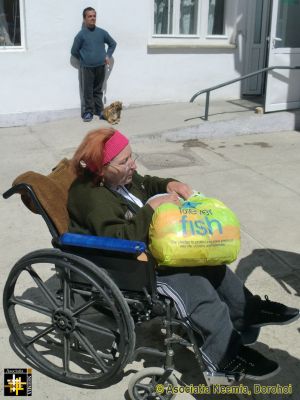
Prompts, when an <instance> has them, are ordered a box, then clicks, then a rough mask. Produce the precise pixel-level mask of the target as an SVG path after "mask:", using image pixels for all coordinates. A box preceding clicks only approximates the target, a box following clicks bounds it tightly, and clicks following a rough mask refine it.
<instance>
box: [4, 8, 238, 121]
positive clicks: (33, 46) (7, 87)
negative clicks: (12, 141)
mask: <svg viewBox="0 0 300 400" xmlns="http://www.w3.org/2000/svg"><path fill="white" fill-rule="evenodd" d="M229 1H231V2H232V4H233V5H234V4H235V2H236V1H237V0H229ZM87 6H92V7H95V9H96V10H97V13H98V14H97V17H98V18H97V25H98V26H101V27H102V28H104V29H106V30H108V32H110V34H111V36H112V37H113V38H114V39H115V40H116V41H117V43H118V45H117V48H116V51H115V53H114V65H113V68H112V70H111V73H110V76H109V79H108V81H107V93H106V102H107V103H110V102H111V101H113V100H121V101H123V104H124V105H132V104H148V103H157V102H177V101H188V100H189V99H190V97H191V96H192V95H193V94H194V93H195V92H196V91H198V90H200V89H203V88H206V87H208V86H211V85H214V84H218V83H221V82H223V81H225V80H229V79H232V78H235V77H236V76H239V75H240V74H241V72H242V71H240V70H239V69H240V67H239V65H240V60H239V57H240V55H239V54H238V51H237V50H236V49H225V50H224V49H223V50H222V49H204V48H197V49H192V48H186V49H168V50H166V49H164V50H151V49H149V48H148V47H147V44H148V43H149V42H150V39H151V28H152V12H153V11H152V0H130V1H126V2H125V1H124V0H113V1H111V0H110V1H108V0H91V1H88V2H86V1H83V0H64V1H60V0H43V1H40V0H24V14H25V33H26V43H25V47H26V48H25V49H24V50H23V51H20V50H0V79H1V85H0V87H1V89H0V90H1V96H0V126H9V125H20V124H26V123H31V122H36V121H37V120H47V119H51V118H55V117H59V116H62V115H65V116H67V115H71V114H74V115H75V113H76V114H77V113H78V110H79V107H80V101H79V83H78V70H77V69H76V68H74V67H73V66H72V64H71V62H70V48H71V45H72V43H73V38H74V36H75V35H76V33H77V32H78V31H79V30H80V28H81V23H82V10H83V9H84V8H85V7H87ZM234 12H235V11H234V10H233V12H232V14H233V15H234ZM234 17H236V16H235V15H234ZM239 90H240V87H239V85H238V84H235V85H231V86H228V87H226V88H224V89H222V90H220V91H217V92H215V93H214V98H219V99H220V98H225V99H229V98H237V97H239V93H240V92H239Z"/></svg>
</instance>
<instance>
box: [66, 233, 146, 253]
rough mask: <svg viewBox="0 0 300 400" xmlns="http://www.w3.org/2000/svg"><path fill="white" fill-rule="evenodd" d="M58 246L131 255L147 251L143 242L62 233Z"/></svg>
mask: <svg viewBox="0 0 300 400" xmlns="http://www.w3.org/2000/svg"><path fill="white" fill-rule="evenodd" d="M59 244H60V245H62V246H76V247H87V248H92V249H101V250H109V251H118V252H123V253H131V254H141V253H143V252H144V251H145V250H146V249H147V246H146V244H145V243H143V242H138V241H134V240H125V239H116V238H111V237H102V236H92V235H80V234H77V233H64V234H63V235H61V236H60V237H59Z"/></svg>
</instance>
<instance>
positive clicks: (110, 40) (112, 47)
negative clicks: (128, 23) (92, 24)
mask: <svg viewBox="0 0 300 400" xmlns="http://www.w3.org/2000/svg"><path fill="white" fill-rule="evenodd" d="M104 43H106V44H107V46H108V47H107V51H106V55H107V57H108V58H111V56H112V55H113V52H114V51H115V48H116V46H117V42H116V41H115V40H114V39H113V38H112V37H111V36H110V34H109V33H108V32H106V31H105V36H104Z"/></svg>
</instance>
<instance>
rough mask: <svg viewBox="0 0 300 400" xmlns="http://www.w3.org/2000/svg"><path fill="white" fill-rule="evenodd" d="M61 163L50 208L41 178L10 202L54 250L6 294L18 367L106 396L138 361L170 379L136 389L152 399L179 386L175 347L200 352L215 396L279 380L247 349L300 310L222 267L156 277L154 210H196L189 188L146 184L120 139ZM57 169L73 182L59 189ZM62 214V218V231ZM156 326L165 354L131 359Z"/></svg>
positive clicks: (90, 142)
mask: <svg viewBox="0 0 300 400" xmlns="http://www.w3.org/2000/svg"><path fill="white" fill-rule="evenodd" d="M64 162H65V165H63V166H62V165H60V166H59V168H58V169H56V170H54V171H53V172H52V174H50V175H49V176H48V177H42V178H43V179H44V178H45V179H46V181H45V186H47V187H49V184H50V182H51V185H52V184H55V185H56V190H57V191H56V193H55V194H54V193H52V195H51V196H52V197H51V196H50V197H49V196H48V197H47V196H46V197H45V196H44V197H43V190H41V189H40V186H39V185H37V180H39V181H40V180H41V176H39V177H38V178H39V179H37V177H36V175H37V174H35V175H34V176H32V173H29V175H28V173H27V175H26V174H23V175H21V176H20V177H19V178H18V179H17V180H16V181H15V182H14V186H13V187H12V188H11V189H10V190H9V191H7V192H6V193H5V194H4V197H5V198H7V197H9V196H10V195H11V194H13V193H21V195H22V199H23V201H24V202H25V204H26V205H27V206H29V207H30V208H31V209H33V210H34V211H35V212H37V213H39V214H41V215H42V216H43V218H44V219H45V221H46V223H47V225H48V227H49V230H50V232H51V234H52V236H53V240H52V243H53V246H54V247H55V248H54V249H48V250H39V251H36V252H33V253H30V254H28V255H26V256H24V257H23V258H22V259H21V260H19V262H17V264H16V265H15V266H14V268H13V269H12V271H11V273H10V275H9V277H8V280H7V283H6V286H5V291H4V310H5V315H6V320H7V323H8V326H9V328H10V330H11V333H12V336H13V338H14V339H15V343H16V347H17V348H18V350H19V352H20V353H21V355H23V356H24V357H26V359H27V360H28V361H30V362H31V363H32V364H33V365H34V366H35V367H36V368H38V369H40V370H41V371H42V372H43V373H45V374H47V375H49V376H51V377H53V378H55V379H59V380H61V381H64V382H66V383H70V384H73V385H83V386H84V385H95V386H100V387H103V386H104V385H108V384H109V383H110V382H111V381H112V380H113V379H114V378H115V376H116V375H118V374H119V373H120V372H121V371H122V370H123V369H124V367H125V366H126V364H127V363H128V362H131V361H132V360H134V359H135V358H136V357H137V356H138V355H139V354H140V353H143V352H144V353H150V354H155V355H157V356H160V357H162V356H163V357H164V358H165V362H164V368H165V369H163V368H148V369H145V370H142V371H140V372H139V373H138V374H136V375H135V376H134V377H133V378H132V380H131V382H130V385H129V394H130V397H131V398H132V399H142V398H147V397H145V396H147V393H148V394H149V395H150V398H156V397H151V396H153V393H154V391H155V385H156V384H160V383H163V384H173V385H175V384H176V380H175V378H174V376H173V374H172V368H173V354H174V352H173V345H174V343H180V344H182V345H184V346H190V347H192V348H193V350H194V353H195V356H196V359H197V361H198V362H199V365H200V368H201V370H202V372H203V374H204V377H205V379H206V382H207V384H214V383H220V384H231V383H232V382H236V381H239V380H240V379H242V378H248V379H252V380H263V379H267V378H269V377H271V376H273V375H275V374H276V373H277V372H278V371H279V366H278V364H277V363H276V362H275V361H272V360H270V359H268V358H266V357H264V356H263V355H262V354H260V353H259V352H257V351H256V350H254V349H253V348H251V347H249V345H250V344H252V343H253V342H255V341H256V339H257V337H258V335H259V330H260V328H261V327H263V326H265V325H270V324H274V325H280V324H287V323H290V322H292V321H294V320H295V319H297V318H298V317H299V310H298V309H295V308H291V307H287V306H284V305H283V304H280V303H276V302H273V301H270V300H269V299H268V298H267V297H266V299H265V300H262V299H261V298H260V297H259V296H255V295H253V294H252V293H250V291H249V290H248V289H247V288H246V287H245V286H244V284H243V283H242V282H241V281H240V280H239V278H238V277H237V276H236V275H235V274H234V273H233V272H232V271H231V270H230V269H229V268H228V267H227V266H226V265H220V266H214V267H213V268H212V267H199V268H197V267H196V268H195V267H193V268H187V267H184V266H182V268H178V267H177V268H170V267H168V268H163V267H157V266H156V263H155V260H154V259H153V257H152V255H151V254H150V253H149V251H148V250H147V246H146V244H145V243H147V241H148V231H149V225H150V223H151V220H152V216H153V213H154V210H155V209H156V208H157V207H158V206H159V205H161V204H163V203H174V204H178V202H179V199H178V197H181V198H184V199H186V198H188V197H189V196H190V194H191V192H192V191H191V188H190V187H189V186H188V185H186V184H184V183H181V182H178V181H176V180H174V179H161V178H158V177H151V176H141V175H139V174H138V173H137V172H136V163H135V156H134V155H133V153H132V150H131V147H130V144H129V141H128V139H127V138H126V137H125V136H124V135H123V134H121V133H120V132H118V131H116V130H114V129H112V128H102V129H98V130H95V131H92V132H90V133H89V134H87V135H86V137H85V138H84V140H83V141H82V143H81V144H80V146H79V147H78V148H77V150H76V152H75V154H74V156H73V158H72V160H71V166H69V163H67V161H66V160H65V161H64ZM60 169H63V170H64V171H65V170H67V171H68V172H67V174H69V175H68V177H67V178H66V173H64V174H63V175H64V178H63V179H62V180H60V181H59V180H58V179H57V176H58V174H59V173H60ZM72 171H74V172H75V176H74V175H73V172H72ZM30 174H31V175H30ZM71 182H72V183H71ZM70 184H71V186H70ZM69 186H70V189H69V191H68V188H69ZM157 194H164V195H161V196H158V197H153V196H155V195H157ZM67 196H68V199H67ZM152 197H153V198H152ZM62 198H63V199H64V200H63V203H64V204H61V199H62ZM50 203H51V204H52V205H53V209H49V204H50ZM66 203H67V210H68V213H67V211H66V209H65V207H66ZM54 209H55V211H56V214H57V213H60V214H63V215H64V223H63V224H61V221H62V218H59V222H58V221H57V220H56V219H55V217H53V210H54ZM68 220H69V225H68V228H67V226H66V224H67V222H68ZM60 224H61V225H60ZM66 230H68V231H69V233H64V232H66ZM33 282H34V284H35V287H34V288H32V287H31V286H32V285H31V284H32V283H33ZM26 283H28V285H27V286H26ZM25 287H26V290H24V288H25ZM32 312H33V314H34V316H33V317H32V316H31V315H32ZM28 313H31V314H30V317H29V315H28ZM41 316H42V317H41ZM155 316H159V317H161V318H162V320H163V324H164V327H165V328H166V339H165V344H166V351H165V352H162V351H158V350H156V349H152V348H146V347H143V348H135V326H134V323H140V322H143V321H145V320H149V319H150V318H152V317H155ZM36 321H38V322H36ZM177 326H181V327H182V328H183V330H184V331H185V334H184V335H182V337H179V336H178V335H174V329H176V327H177ZM146 376H149V377H151V381H150V383H148V384H145V383H143V380H144V378H145V377H146ZM158 398H163V397H162V396H161V395H160V396H159V397H158ZM166 398H170V397H166Z"/></svg>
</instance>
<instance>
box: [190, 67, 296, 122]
mask: <svg viewBox="0 0 300 400" xmlns="http://www.w3.org/2000/svg"><path fill="white" fill-rule="evenodd" d="M273 69H300V66H299V65H298V66H295V67H286V66H282V65H278V66H274V67H266V68H262V69H260V70H258V71H255V72H251V73H250V74H247V75H243V76H240V77H239V78H235V79H232V80H230V81H227V82H224V83H221V84H220V85H216V86H212V87H210V88H207V89H204V90H200V91H199V92H197V93H195V94H194V96H193V97H191V99H190V103H193V101H194V100H195V99H196V97H198V96H200V94H202V93H206V100H205V114H204V120H205V121H207V120H208V110H209V96H210V92H211V91H213V90H216V89H220V88H221V87H223V86H227V85H231V84H232V83H235V82H238V81H242V80H243V79H247V78H250V77H251V76H255V75H258V74H261V73H263V72H266V71H270V70H273Z"/></svg>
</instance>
